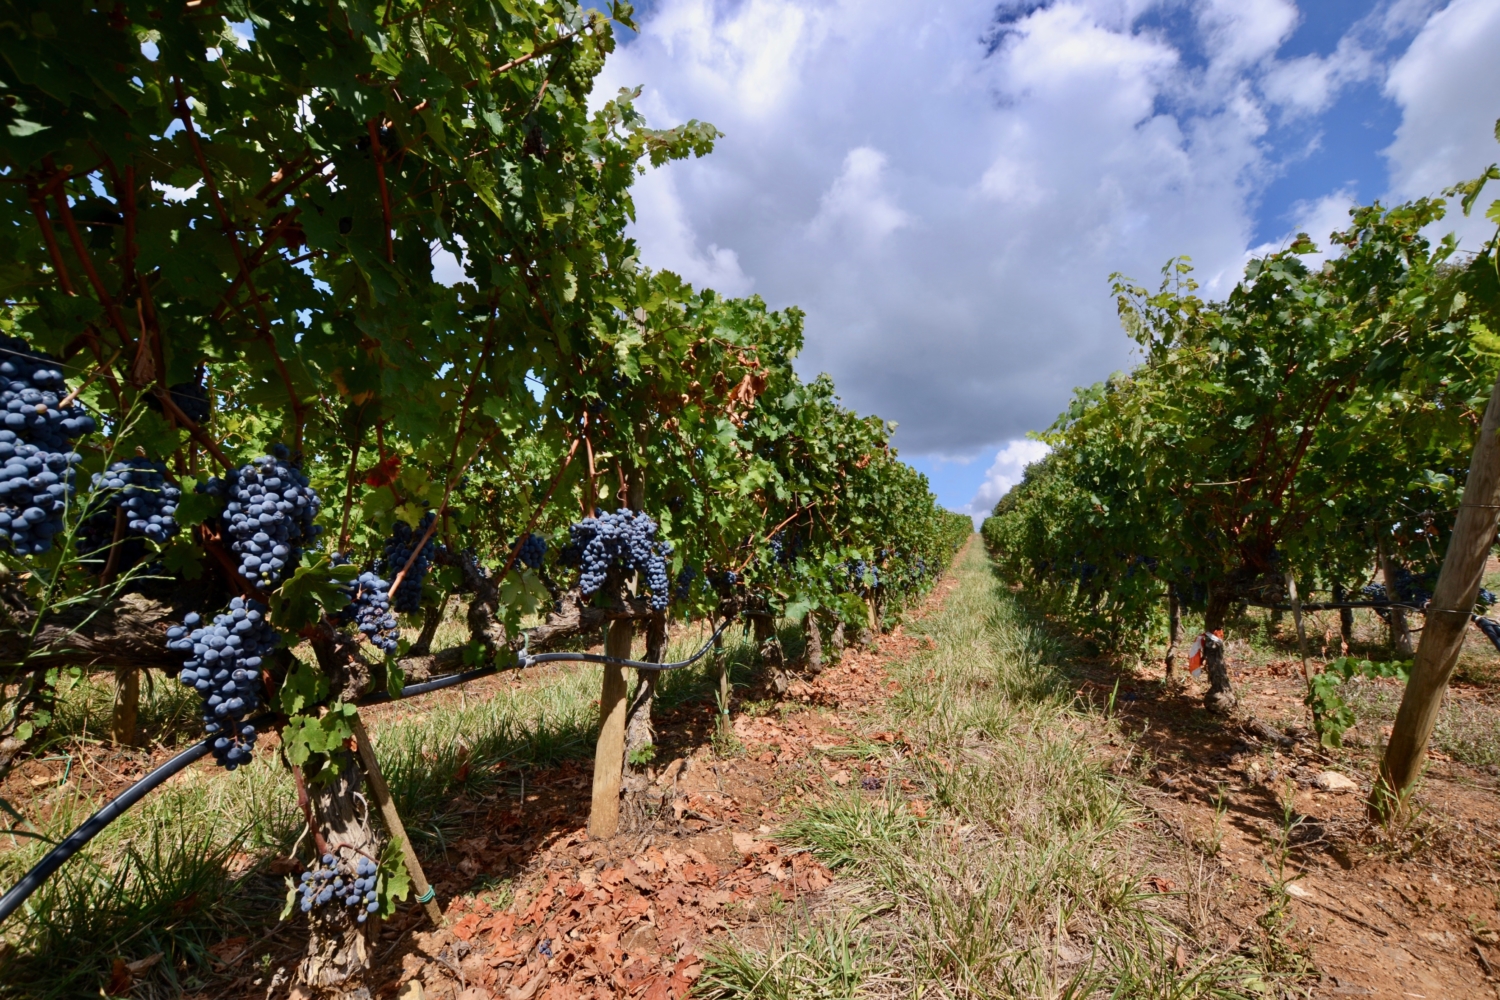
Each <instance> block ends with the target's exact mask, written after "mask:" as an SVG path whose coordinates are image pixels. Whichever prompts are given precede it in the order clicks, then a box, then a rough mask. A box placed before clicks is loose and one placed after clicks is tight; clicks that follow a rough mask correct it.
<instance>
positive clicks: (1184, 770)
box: [1095, 662, 1500, 998]
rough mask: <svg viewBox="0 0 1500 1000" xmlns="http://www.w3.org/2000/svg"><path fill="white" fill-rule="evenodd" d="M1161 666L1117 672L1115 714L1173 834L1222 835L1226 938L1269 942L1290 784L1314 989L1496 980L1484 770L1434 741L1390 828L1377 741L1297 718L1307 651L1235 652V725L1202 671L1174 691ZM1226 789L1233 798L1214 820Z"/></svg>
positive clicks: (1412, 993)
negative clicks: (1378, 802)
mask: <svg viewBox="0 0 1500 1000" xmlns="http://www.w3.org/2000/svg"><path fill="white" fill-rule="evenodd" d="M1160 677H1161V672H1160V668H1159V667H1158V669H1157V670H1156V671H1155V672H1154V673H1153V672H1151V671H1139V672H1138V673H1137V675H1136V676H1135V677H1134V678H1131V679H1128V680H1126V681H1125V682H1124V683H1122V684H1121V687H1120V696H1119V699H1117V705H1118V706H1119V716H1120V720H1121V728H1122V730H1123V731H1124V732H1127V733H1136V734H1138V735H1136V736H1135V738H1134V739H1132V740H1130V741H1128V742H1127V743H1126V746H1125V747H1122V749H1127V750H1128V751H1129V752H1130V755H1131V756H1134V761H1133V762H1132V763H1131V765H1130V766H1131V769H1133V770H1136V769H1142V767H1141V764H1140V761H1141V759H1142V758H1141V755H1142V754H1145V755H1147V756H1146V757H1145V760H1146V762H1147V763H1146V764H1145V766H1144V768H1143V769H1144V771H1145V776H1146V778H1147V781H1148V782H1149V784H1148V785H1147V787H1145V788H1143V789H1142V791H1141V799H1140V801H1141V804H1142V805H1143V806H1145V807H1146V808H1147V809H1149V810H1150V811H1151V812H1152V813H1153V814H1154V815H1155V816H1156V817H1157V818H1158V819H1159V820H1160V822H1161V824H1162V826H1163V828H1164V829H1165V830H1166V831H1167V832H1168V833H1170V834H1171V835H1172V836H1174V837H1176V838H1177V839H1179V840H1180V841H1182V843H1184V844H1186V845H1189V846H1190V847H1193V848H1194V849H1195V850H1198V851H1202V852H1204V853H1211V852H1212V850H1213V847H1212V845H1213V842H1214V840H1215V839H1216V836H1221V838H1222V839H1221V840H1220V842H1219V846H1218V851H1217V853H1216V855H1214V856H1213V861H1212V863H1213V864H1216V865H1218V866H1220V868H1221V869H1222V872H1221V874H1222V876H1223V877H1222V878H1221V879H1220V881H1221V883H1223V884H1227V886H1228V887H1229V889H1228V895H1227V897H1226V898H1224V899H1223V900H1222V902H1221V904H1220V907H1219V910H1220V915H1221V916H1222V917H1223V925H1222V926H1223V930H1222V933H1223V934H1224V936H1225V937H1226V938H1227V939H1229V940H1225V941H1224V942H1223V943H1224V944H1226V945H1232V944H1234V943H1235V942H1234V940H1233V939H1234V938H1239V939H1240V940H1241V942H1242V943H1244V944H1245V945H1247V946H1251V947H1259V946H1263V945H1264V943H1265V936H1264V932H1263V931H1262V929H1261V927H1260V926H1259V925H1258V924H1257V919H1258V918H1261V917H1262V915H1263V914H1265V913H1266V911H1267V908H1268V901H1269V899H1270V897H1269V896H1268V894H1267V892H1266V890H1267V888H1268V887H1269V886H1270V885H1271V884H1272V882H1273V880H1274V878H1275V872H1276V860H1277V855H1278V853H1279V851H1278V842H1279V841H1280V839H1281V832H1280V831H1281V830H1282V829H1283V828H1284V827H1285V826H1286V817H1285V813H1284V811H1283V805H1284V803H1285V802H1286V801H1287V796H1288V795H1290V801H1291V809H1292V814H1293V815H1292V823H1293V826H1292V828H1291V830H1290V836H1289V837H1287V838H1286V841H1287V843H1288V846H1289V848H1290V850H1289V854H1288V857H1287V861H1286V864H1285V867H1284V868H1283V869H1282V876H1283V877H1295V880H1294V881H1292V882H1291V883H1290V886H1291V888H1290V890H1289V891H1290V892H1291V894H1292V898H1291V906H1290V911H1291V916H1292V917H1293V918H1294V922H1293V923H1292V924H1291V925H1290V927H1289V928H1288V929H1287V932H1286V934H1285V938H1286V940H1287V941H1288V942H1289V944H1290V945H1291V946H1292V947H1293V948H1294V949H1296V950H1300V951H1301V952H1303V954H1304V956H1305V958H1306V959H1307V960H1308V963H1309V967H1310V970H1311V975H1312V976H1313V977H1314V978H1313V979H1312V980H1311V981H1310V982H1309V987H1310V990H1311V993H1312V995H1314V996H1379V997H1395V998H1399V997H1415V998H1438V997H1445V998H1446V997H1453V998H1459V997H1487V996H1495V995H1497V994H1500V989H1497V986H1496V984H1497V979H1496V977H1495V974H1494V973H1495V972H1496V971H1497V970H1496V966H1497V965H1500V938H1497V936H1496V932H1495V929H1496V928H1500V912H1497V905H1500V893H1497V887H1500V864H1497V861H1500V843H1497V840H1496V832H1497V829H1500V799H1497V797H1496V790H1497V782H1496V779H1495V777H1494V776H1493V775H1492V774H1491V773H1490V769H1487V768H1486V769H1480V768H1473V767H1467V766H1464V765H1462V764H1458V763H1455V762H1453V761H1451V760H1447V759H1445V758H1444V757H1443V755H1442V754H1440V753H1439V754H1435V755H1434V757H1435V759H1434V760H1433V761H1432V763H1431V764H1430V765H1429V767H1428V769H1427V772H1426V774H1425V776H1424V778H1423V781H1422V783H1421V784H1420V786H1419V790H1418V792H1417V795H1416V797H1415V802H1416V809H1415V811H1414V817H1413V818H1411V819H1410V820H1409V821H1408V822H1407V823H1406V824H1404V825H1401V826H1398V827H1397V828H1395V829H1393V830H1386V829H1382V828H1380V827H1377V826H1373V825H1372V824H1371V823H1370V822H1369V821H1368V819H1367V818H1366V811H1365V798H1366V796H1367V795H1368V793H1369V791H1370V778H1371V777H1372V776H1373V775H1374V774H1375V773H1376V767H1377V764H1378V751H1377V750H1376V749H1375V748H1371V747H1368V746H1353V747H1346V748H1343V749H1340V750H1328V749H1326V748H1323V747H1321V746H1319V745H1318V744H1317V742H1316V740H1315V738H1313V737H1310V736H1308V735H1306V731H1305V729H1303V728H1301V727H1299V726H1298V725H1296V724H1295V722H1294V721H1293V720H1299V719H1300V720H1301V722H1302V724H1303V725H1304V726H1305V724H1306V719H1305V717H1304V713H1305V709H1303V708H1302V706H1301V700H1302V691H1303V683H1304V682H1303V680H1302V676H1301V665H1300V663H1295V664H1294V663H1292V662H1272V663H1269V664H1264V665H1261V666H1252V667H1245V666H1241V668H1240V669H1239V670H1237V671H1236V674H1235V685H1236V689H1237V691H1238V694H1239V696H1240V701H1241V707H1240V713H1239V714H1238V715H1237V717H1236V720H1235V721H1231V722H1227V723H1226V722H1224V721H1221V720H1218V719H1215V718H1213V717H1211V716H1209V715H1208V714H1207V713H1206V712H1205V711H1204V710H1203V708H1202V705H1201V700H1200V698H1201V692H1200V691H1199V690H1198V689H1197V686H1196V685H1194V686H1190V687H1189V688H1188V689H1187V690H1178V691H1172V690H1170V689H1168V690H1166V691H1164V690H1163V687H1162V685H1161V683H1160ZM1101 680H1102V677H1101ZM1111 683H1112V681H1111ZM1392 683H1394V682H1392ZM1457 696H1459V697H1462V696H1464V693H1463V692H1459V693H1458V695H1457ZM1095 697H1096V699H1097V695H1095ZM1252 719H1259V720H1275V719H1280V720H1281V721H1282V722H1283V723H1288V722H1292V723H1293V724H1291V725H1289V726H1287V729H1289V730H1290V732H1291V734H1292V735H1294V736H1296V737H1298V738H1297V739H1296V740H1295V741H1280V742H1275V741H1272V740H1270V739H1268V738H1267V734H1266V733H1265V732H1264V730H1262V729H1261V728H1260V727H1258V726H1256V725H1254V724H1253V723H1252V722H1251V721H1250V720H1252ZM1365 728H1366V729H1369V728H1377V727H1373V726H1369V725H1367V726H1366V727H1365ZM1385 730H1386V733H1388V732H1389V727H1388V726H1387V727H1385ZM1282 731H1283V732H1285V731H1286V730H1282ZM1374 735H1375V734H1373V733H1369V734H1367V735H1366V740H1367V742H1376V741H1375V740H1374V739H1372V738H1371V737H1373V736H1374ZM1288 743H1290V745H1287V744H1288ZM1122 763H1123V762H1122ZM1328 771H1334V772H1336V773H1338V774H1341V775H1344V776H1346V777H1348V778H1350V779H1352V780H1353V781H1354V783H1355V785H1356V786H1357V787H1355V788H1353V789H1349V790H1345V791H1325V790H1323V789H1322V788H1320V787H1319V781H1318V778H1319V776H1320V775H1322V774H1324V773H1325V772H1328ZM1325 783H1326V782H1325ZM1221 790H1222V791H1221ZM1221 794H1222V796H1223V798H1222V801H1223V802H1224V804H1225V806H1226V807H1227V808H1226V811H1225V812H1224V814H1223V817H1222V819H1221V820H1219V821H1218V822H1217V825H1216V822H1215V814H1216V804H1217V803H1216V800H1217V799H1218V797H1219V796H1220V795H1221ZM1216 830H1217V831H1219V833H1218V834H1216Z"/></svg>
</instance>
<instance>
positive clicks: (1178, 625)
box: [1166, 583, 1182, 684]
mask: <svg viewBox="0 0 1500 1000" xmlns="http://www.w3.org/2000/svg"><path fill="white" fill-rule="evenodd" d="M1181 638H1182V602H1180V601H1178V600H1177V585H1176V584H1172V583H1169V584H1167V656H1166V681H1167V683H1169V684H1170V683H1171V682H1172V675H1173V672H1174V668H1175V667H1176V666H1177V643H1178V641H1179V640H1180V639H1181Z"/></svg>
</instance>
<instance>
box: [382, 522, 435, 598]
mask: <svg viewBox="0 0 1500 1000" xmlns="http://www.w3.org/2000/svg"><path fill="white" fill-rule="evenodd" d="M434 517H435V515H434V514H433V513H432V511H428V512H427V516H426V517H424V518H422V523H420V524H418V525H417V527H416V529H415V530H413V528H412V526H411V525H409V524H407V523H406V522H405V521H397V522H396V526H395V527H394V528H392V529H391V537H390V538H389V539H387V540H386V543H385V568H386V572H387V573H390V574H392V575H393V576H394V575H395V574H397V573H399V572H401V569H402V567H404V566H405V565H406V560H408V559H410V558H411V550H412V549H413V548H414V547H415V546H416V544H417V542H418V541H419V540H420V539H421V538H422V536H423V535H425V534H427V529H428V528H429V527H431V526H432V521H433V518H434ZM436 549H437V545H436V543H434V542H433V540H432V539H431V538H429V539H427V544H426V545H424V546H422V551H421V552H418V553H417V558H416V561H415V562H413V563H412V564H411V569H410V570H408V571H407V574H406V576H404V577H402V578H401V586H399V587H397V588H396V610H397V611H399V612H401V613H402V614H404V615H410V614H415V613H416V612H417V610H418V609H420V608H421V607H422V580H423V579H424V578H425V577H426V576H427V568H428V567H429V566H431V565H432V558H433V554H434V553H435V551H436Z"/></svg>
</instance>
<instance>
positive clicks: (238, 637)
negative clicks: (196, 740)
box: [167, 597, 280, 771]
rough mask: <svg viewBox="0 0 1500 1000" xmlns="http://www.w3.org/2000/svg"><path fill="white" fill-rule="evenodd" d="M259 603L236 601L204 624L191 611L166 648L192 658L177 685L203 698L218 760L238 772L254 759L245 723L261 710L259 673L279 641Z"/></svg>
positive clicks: (169, 632)
mask: <svg viewBox="0 0 1500 1000" xmlns="http://www.w3.org/2000/svg"><path fill="white" fill-rule="evenodd" d="M265 616H266V609H265V607H264V606H262V605H261V604H259V603H258V602H256V601H253V600H249V599H246V598H243V597H236V598H235V599H234V600H232V601H230V602H229V610H228V611H226V612H225V613H224V614H221V615H215V616H214V621H213V624H212V625H204V624H203V619H202V618H201V617H200V616H199V615H198V613H197V612H190V613H189V614H188V615H187V617H185V618H183V620H182V624H181V625H174V626H172V627H171V628H169V629H167V648H168V649H170V650H173V651H175V652H178V653H185V654H187V657H188V658H187V659H186V660H185V661H183V664H182V673H181V674H180V675H178V680H180V681H182V683H184V684H186V685H187V686H188V687H191V688H196V689H197V691H198V693H199V694H201V695H202V696H203V723H204V725H203V728H204V730H205V731H206V732H207V733H208V734H209V735H211V736H213V735H217V737H218V738H217V739H215V740H214V747H213V751H214V758H215V759H217V760H218V762H219V763H220V764H222V765H224V767H226V768H228V769H229V770H231V771H233V770H234V769H235V768H236V767H239V766H240V765H241V764H244V763H247V762H248V761H249V760H250V753H251V748H252V747H253V746H254V744H255V727H254V726H252V725H250V724H249V723H248V722H246V721H245V718H246V717H247V716H249V715H251V714H252V713H253V712H255V711H256V709H258V708H260V705H261V692H262V691H263V690H264V689H263V686H262V683H261V677H260V670H261V664H262V662H263V661H264V658H265V657H266V655H267V654H269V653H270V652H271V650H273V649H275V648H276V645H277V643H279V642H280V637H279V636H278V635H277V634H276V630H275V629H273V628H272V627H271V626H270V624H269V623H268V622H267V621H266V617H265Z"/></svg>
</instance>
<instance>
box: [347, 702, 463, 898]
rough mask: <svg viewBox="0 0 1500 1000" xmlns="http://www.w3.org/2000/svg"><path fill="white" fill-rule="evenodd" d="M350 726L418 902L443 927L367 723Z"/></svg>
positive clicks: (359, 721) (356, 720)
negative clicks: (381, 766)
mask: <svg viewBox="0 0 1500 1000" xmlns="http://www.w3.org/2000/svg"><path fill="white" fill-rule="evenodd" d="M349 727H350V728H351V729H353V730H354V743H355V745H356V746H357V747H359V756H360V759H361V760H363V761H364V762H365V777H367V778H369V779H370V792H371V793H372V794H373V795H374V796H375V804H376V805H377V806H379V807H380V815H381V818H383V819H384V820H385V829H386V832H387V833H389V834H390V835H391V836H392V837H394V838H395V839H396V841H397V842H398V843H399V844H400V845H401V856H402V858H403V859H404V860H405V861H406V871H407V873H408V874H409V875H411V884H412V886H413V887H414V888H415V889H416V890H417V899H418V900H419V901H420V900H423V899H424V898H425V900H426V901H425V902H423V903H422V907H423V909H425V910H426V911H427V917H428V919H429V920H431V921H432V926H434V927H441V926H443V911H442V910H440V909H438V905H437V900H436V899H434V898H433V892H432V886H430V885H429V884H428V883H427V875H426V873H425V872H423V871H422V862H420V861H418V860H417V852H416V851H414V850H412V846H411V838H410V837H408V836H407V835H406V826H405V824H403V823H402V822H401V814H400V813H398V812H396V803H395V802H393V801H391V789H390V786H389V785H387V784H386V783H385V775H383V774H381V773H380V762H379V761H377V760H376V759H375V747H374V746H373V745H372V744H371V743H370V734H369V733H368V732H366V731H365V723H364V720H363V719H361V718H360V717H359V716H358V715H355V716H354V717H353V718H352V719H350V721H349Z"/></svg>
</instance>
